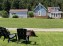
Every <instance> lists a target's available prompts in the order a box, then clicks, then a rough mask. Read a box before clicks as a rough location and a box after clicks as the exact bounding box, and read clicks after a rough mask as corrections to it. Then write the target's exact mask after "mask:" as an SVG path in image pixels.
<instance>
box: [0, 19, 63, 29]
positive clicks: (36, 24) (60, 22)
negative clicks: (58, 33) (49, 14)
mask: <svg viewBox="0 0 63 46" xmlns="http://www.w3.org/2000/svg"><path fill="white" fill-rule="evenodd" d="M0 26H3V27H10V28H20V27H21V28H63V19H37V18H28V19H26V18H25V19H24V18H18V19H15V18H14V19H13V18H0Z"/></svg>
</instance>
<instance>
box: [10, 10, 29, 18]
mask: <svg viewBox="0 0 63 46" xmlns="http://www.w3.org/2000/svg"><path fill="white" fill-rule="evenodd" d="M27 12H28V9H10V11H9V18H12V17H13V15H14V14H15V15H17V16H18V17H19V18H27Z"/></svg>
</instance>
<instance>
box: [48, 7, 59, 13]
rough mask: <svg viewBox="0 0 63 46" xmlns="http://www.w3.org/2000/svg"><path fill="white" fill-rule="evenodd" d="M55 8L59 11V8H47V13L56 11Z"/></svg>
mask: <svg viewBox="0 0 63 46" xmlns="http://www.w3.org/2000/svg"><path fill="white" fill-rule="evenodd" d="M55 8H57V10H58V11H59V9H60V8H59V7H48V12H53V11H56V10H55Z"/></svg>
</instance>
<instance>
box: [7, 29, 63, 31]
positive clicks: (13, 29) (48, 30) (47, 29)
mask: <svg viewBox="0 0 63 46" xmlns="http://www.w3.org/2000/svg"><path fill="white" fill-rule="evenodd" d="M7 29H8V30H9V31H15V30H17V28H7ZM26 29H27V30H34V31H63V28H26Z"/></svg>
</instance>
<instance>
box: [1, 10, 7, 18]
mask: <svg viewBox="0 0 63 46" xmlns="http://www.w3.org/2000/svg"><path fill="white" fill-rule="evenodd" d="M0 16H1V17H3V18H8V13H7V12H6V11H4V10H3V11H0Z"/></svg>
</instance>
